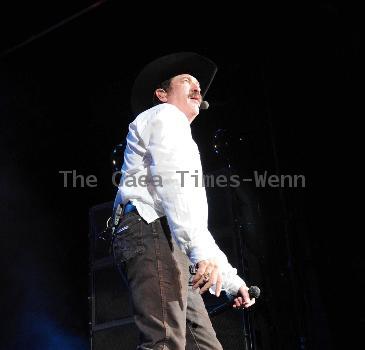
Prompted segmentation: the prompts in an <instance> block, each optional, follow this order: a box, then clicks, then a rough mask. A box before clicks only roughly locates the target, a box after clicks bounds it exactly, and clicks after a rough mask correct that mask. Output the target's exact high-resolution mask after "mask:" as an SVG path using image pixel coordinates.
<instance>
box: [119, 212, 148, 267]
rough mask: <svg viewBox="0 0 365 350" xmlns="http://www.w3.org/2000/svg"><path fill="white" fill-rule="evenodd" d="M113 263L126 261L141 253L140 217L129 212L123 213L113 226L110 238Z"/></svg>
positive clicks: (143, 248)
mask: <svg viewBox="0 0 365 350" xmlns="http://www.w3.org/2000/svg"><path fill="white" fill-rule="evenodd" d="M112 248H113V255H114V261H115V263H117V264H119V263H123V262H126V261H128V260H130V259H132V258H133V257H135V256H136V255H137V254H143V252H144V251H145V247H144V245H143V237H142V219H141V217H140V216H139V215H138V214H137V213H135V212H131V213H128V214H127V215H125V216H124V217H123V218H122V219H121V221H120V223H119V224H118V226H117V227H116V228H115V231H114V237H113V240H112Z"/></svg>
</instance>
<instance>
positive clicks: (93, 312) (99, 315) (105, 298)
mask: <svg viewBox="0 0 365 350" xmlns="http://www.w3.org/2000/svg"><path fill="white" fill-rule="evenodd" d="M112 208H113V202H107V203H102V204H100V205H97V206H95V207H92V208H91V209H90V212H89V215H90V217H89V222H90V297H89V298H90V319H91V321H90V335H91V339H90V343H91V349H92V350H113V349H125V350H129V349H130V350H132V349H133V350H134V349H136V346H137V342H138V331H137V328H136V327H135V325H134V322H133V317H132V316H133V313H132V306H131V302H130V298H129V293H128V289H127V287H126V285H125V284H124V282H123V280H122V279H121V277H120V275H119V273H118V271H117V269H116V268H115V266H114V264H113V259H112V257H111V256H110V255H109V246H108V242H107V241H105V240H103V239H101V238H100V234H101V233H102V232H103V230H104V229H105V226H106V222H107V220H108V218H109V217H110V216H111V213H112Z"/></svg>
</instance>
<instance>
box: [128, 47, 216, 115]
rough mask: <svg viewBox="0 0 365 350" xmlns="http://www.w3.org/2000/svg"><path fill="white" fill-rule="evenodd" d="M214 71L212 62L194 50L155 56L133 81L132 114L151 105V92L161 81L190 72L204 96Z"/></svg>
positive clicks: (136, 113) (214, 65)
mask: <svg viewBox="0 0 365 350" xmlns="http://www.w3.org/2000/svg"><path fill="white" fill-rule="evenodd" d="M216 72H217V66H216V64H215V63H214V62H212V61H211V60H210V59H208V58H206V57H204V56H201V55H198V54H197V53H194V52H177V53H173V54H170V55H166V56H162V57H160V58H157V59H156V60H154V61H152V62H150V63H149V64H147V65H146V66H145V67H144V68H143V69H142V71H141V72H140V73H139V74H138V76H137V78H136V80H135V82H134V85H133V88H132V97H131V103H132V110H133V113H134V115H138V114H139V113H141V112H143V111H144V110H146V109H148V108H151V107H152V106H153V92H154V91H155V90H156V89H157V87H158V85H159V84H160V83H162V82H163V81H165V80H168V79H170V78H172V77H174V76H176V75H180V74H190V75H192V76H193V77H195V78H196V79H197V80H198V81H199V83H200V88H201V95H202V97H204V95H205V94H206V93H207V91H208V88H209V86H210V84H211V83H212V81H213V78H214V76H215V73H216Z"/></svg>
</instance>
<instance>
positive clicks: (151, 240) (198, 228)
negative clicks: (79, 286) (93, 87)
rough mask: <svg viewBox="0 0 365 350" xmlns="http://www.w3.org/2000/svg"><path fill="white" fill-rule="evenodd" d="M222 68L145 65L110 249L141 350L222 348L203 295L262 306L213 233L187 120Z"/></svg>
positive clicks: (198, 63)
mask: <svg viewBox="0 0 365 350" xmlns="http://www.w3.org/2000/svg"><path fill="white" fill-rule="evenodd" d="M216 70H217V68H216V65H215V64H214V63H213V62H212V61H211V60H209V59H208V58H206V57H203V56H201V55H198V54H196V53H191V52H181V53H175V54H171V55H167V56H164V57H161V58H159V59H157V60H155V61H153V62H151V63H150V64H148V65H147V66H146V67H145V68H144V69H143V70H142V71H141V72H140V74H139V75H138V77H137V79H136V81H135V83H134V86H133V90H132V108H133V111H134V113H135V115H136V116H137V117H136V119H135V120H134V121H133V122H132V123H131V124H130V126H129V133H128V136H127V145H126V150H125V153H124V164H123V167H122V178H121V182H120V185H119V190H118V193H117V196H116V199H115V208H116V207H117V205H118V204H120V203H121V204H123V206H124V214H123V216H122V218H121V220H120V222H119V224H118V226H117V227H116V229H115V238H114V240H113V251H114V257H115V259H116V263H117V264H119V266H121V268H122V271H123V274H124V276H125V277H126V279H127V281H128V285H129V288H130V292H131V296H132V300H133V307H134V314H135V323H136V325H137V327H138V328H139V330H140V334H141V339H140V345H139V349H173V350H179V349H185V347H186V348H187V349H193V348H194V349H209V350H215V349H222V346H221V345H220V343H219V341H218V340H217V338H216V335H215V332H214V330H213V328H212V325H211V322H210V320H209V316H208V314H207V311H206V309H205V306H204V302H203V300H202V298H201V294H202V293H204V292H205V291H207V290H208V289H210V290H211V292H213V293H215V294H216V295H217V296H219V294H220V292H221V290H222V286H223V287H224V288H225V290H227V291H228V292H229V293H230V294H233V295H235V296H236V298H235V299H234V305H233V307H236V308H242V307H245V308H248V307H249V306H251V305H252V304H253V303H254V302H255V300H254V299H250V296H249V294H248V288H247V287H246V284H245V282H244V281H243V280H242V279H241V278H240V277H239V276H237V271H236V269H234V268H233V267H232V266H231V265H230V264H229V263H228V261H227V258H226V256H225V255H224V253H223V252H222V251H221V250H220V249H219V248H218V246H217V245H216V243H215V241H214V239H213V237H212V236H211V234H210V232H209V231H208V228H207V222H208V207H207V200H206V194H205V189H204V187H203V186H202V184H201V181H199V186H196V176H198V177H199V178H200V179H201V178H202V168H201V161H200V155H199V151H198V148H197V146H196V144H195V142H194V141H193V139H192V136H191V130H190V123H191V122H192V121H193V120H194V118H195V117H196V116H197V115H198V114H199V107H200V105H201V103H202V99H203V97H204V95H205V94H206V92H207V90H208V88H209V86H210V84H211V82H212V80H213V78H214V75H215V73H216ZM154 105H155V106H154ZM191 175H194V176H191ZM190 264H193V265H194V266H196V267H197V271H196V274H195V276H193V277H192V275H191V274H190V273H189V265H190ZM189 282H190V283H189Z"/></svg>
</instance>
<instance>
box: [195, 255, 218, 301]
mask: <svg viewBox="0 0 365 350" xmlns="http://www.w3.org/2000/svg"><path fill="white" fill-rule="evenodd" d="M197 268H198V269H197V271H196V275H195V277H194V279H193V288H198V287H200V294H203V293H205V292H206V291H207V290H208V289H209V288H210V287H211V286H212V285H214V284H216V288H215V295H216V296H217V297H219V295H220V293H221V290H222V272H221V270H220V268H219V265H218V261H217V259H214V258H212V259H207V260H202V261H199V262H198V263H197Z"/></svg>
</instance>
